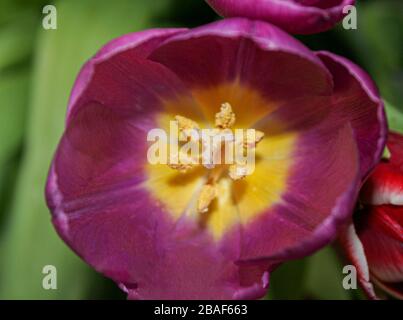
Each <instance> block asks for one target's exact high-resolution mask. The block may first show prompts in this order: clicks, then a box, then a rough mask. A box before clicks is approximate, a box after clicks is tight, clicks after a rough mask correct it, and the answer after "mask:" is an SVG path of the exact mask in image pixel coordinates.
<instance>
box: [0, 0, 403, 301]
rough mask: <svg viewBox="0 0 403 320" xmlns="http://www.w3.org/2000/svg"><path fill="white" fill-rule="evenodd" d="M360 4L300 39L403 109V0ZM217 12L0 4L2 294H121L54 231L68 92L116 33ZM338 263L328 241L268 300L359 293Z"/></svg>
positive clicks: (192, 0) (161, 3)
mask: <svg viewBox="0 0 403 320" xmlns="http://www.w3.org/2000/svg"><path fill="white" fill-rule="evenodd" d="M357 2H358V3H359V6H358V30H354V31H351V30H350V31H346V30H344V29H342V28H341V27H340V26H339V27H338V28H336V29H334V30H332V31H329V32H326V33H323V34H320V35H314V36H304V37H299V38H300V39H301V40H302V41H304V42H305V43H306V44H307V45H308V46H309V47H310V48H312V49H315V50H331V51H333V52H335V53H338V54H341V55H344V56H347V57H348V58H350V59H352V60H353V61H355V62H357V63H359V64H360V65H361V66H363V67H364V68H365V69H366V70H367V71H368V72H369V73H370V74H371V75H372V76H373V77H374V79H375V80H376V81H377V83H378V85H379V87H380V89H381V91H382V94H383V97H384V98H385V99H386V100H387V101H388V102H389V105H393V106H395V109H393V107H390V106H389V107H390V108H391V109H390V110H391V114H392V113H393V112H399V111H398V110H399V109H400V111H403V1H401V0H357ZM46 4H54V5H55V6H56V8H57V30H44V29H43V28H42V19H43V17H44V15H43V14H42V8H43V7H44V6H45V5H46ZM218 18H219V17H217V16H216V15H215V13H214V12H213V11H212V10H211V9H210V8H209V7H208V6H207V5H206V4H205V3H204V1H203V0H151V1H144V0H114V1H109V0H60V1H53V2H52V1H43V0H0V299H124V298H125V295H124V294H123V293H122V292H120V290H119V289H118V288H117V287H116V286H115V284H114V283H113V282H112V281H110V280H108V279H106V278H104V277H102V276H101V275H99V274H97V273H96V272H95V271H93V270H92V269H91V268H89V267H88V266H87V265H86V264H84V263H83V262H82V261H81V260H80V259H79V258H78V257H77V256H76V255H75V254H73V253H72V252H71V251H70V250H69V249H68V248H67V247H66V246H65V244H64V243H63V242H62V241H61V240H60V239H59V238H58V237H57V235H56V233H55V231H54V229H53V227H52V225H51V223H50V215H49V212H48V210H47V208H46V205H45V201H44V185H45V180H46V176H47V171H48V168H49V164H50V162H51V158H52V156H53V152H54V150H55V148H56V145H57V143H58V140H59V138H60V136H61V134H62V131H63V126H64V116H65V112H66V106H67V100H68V97H69V93H70V90H71V88H72V85H73V81H74V79H75V77H76V75H77V73H78V71H79V69H80V67H81V66H82V64H83V63H84V62H85V61H86V60H87V59H89V58H90V57H91V56H92V55H93V54H94V53H95V52H96V51H97V49H99V48H100V46H102V45H103V44H105V43H106V42H107V41H109V40H111V39H112V38H114V37H117V36H120V35H122V34H125V33H129V32H133V31H137V30H141V29H145V28H150V27H165V26H185V27H193V26H197V25H200V24H203V23H207V22H209V21H213V20H215V19H218ZM392 121H394V119H392ZM394 125H395V126H396V125H399V124H394ZM402 126H403V123H402ZM45 265H54V266H56V268H57V280H58V281H57V290H44V289H43V288H42V279H43V277H44V275H43V274H42V268H43V267H44V266H45ZM342 266H343V261H342V260H341V259H340V257H339V256H338V254H337V250H335V247H333V246H329V247H327V248H325V249H323V250H321V251H320V252H318V253H316V254H315V255H313V256H311V257H307V258H305V259H303V260H299V261H294V262H291V263H288V264H285V265H283V266H282V267H281V268H279V269H278V270H276V271H275V272H274V273H273V274H272V279H271V288H270V293H269V294H268V296H267V298H268V299H363V295H362V293H361V292H360V291H359V290H350V291H346V290H344V289H343V287H342V279H343V276H344V275H343V274H342Z"/></svg>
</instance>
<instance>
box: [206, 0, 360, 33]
mask: <svg viewBox="0 0 403 320" xmlns="http://www.w3.org/2000/svg"><path fill="white" fill-rule="evenodd" d="M207 3H209V4H210V5H211V6H212V7H213V8H214V9H215V10H216V11H217V12H218V13H219V14H220V15H222V16H224V17H245V18H250V19H256V20H263V21H267V22H270V23H272V24H274V25H276V26H278V27H280V28H282V29H284V30H286V31H288V32H290V33H296V34H311V33H318V32H323V31H326V30H328V29H330V28H332V27H333V26H334V25H335V24H336V23H337V22H339V21H340V20H341V19H342V18H343V17H344V14H343V8H344V7H345V6H347V5H353V4H354V3H355V0H249V1H245V0H207Z"/></svg>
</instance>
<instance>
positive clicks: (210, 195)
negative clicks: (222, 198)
mask: <svg viewBox="0 0 403 320" xmlns="http://www.w3.org/2000/svg"><path fill="white" fill-rule="evenodd" d="M216 197H217V187H216V186H215V185H214V184H205V185H204V186H203V187H202V189H201V192H200V195H199V199H198V201H197V211H198V212H200V213H205V212H208V209H209V206H210V204H211V202H213V200H214V199H215V198H216Z"/></svg>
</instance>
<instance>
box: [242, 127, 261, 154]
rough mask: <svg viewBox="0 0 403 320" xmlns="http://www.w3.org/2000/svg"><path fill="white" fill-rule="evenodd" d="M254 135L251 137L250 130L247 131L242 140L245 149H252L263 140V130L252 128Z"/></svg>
mask: <svg viewBox="0 0 403 320" xmlns="http://www.w3.org/2000/svg"><path fill="white" fill-rule="evenodd" d="M254 133H255V136H254V137H252V136H251V134H250V131H247V134H246V137H245V140H244V148H245V149H252V148H256V146H257V145H258V143H259V142H260V141H262V140H263V138H264V132H262V131H259V130H254Z"/></svg>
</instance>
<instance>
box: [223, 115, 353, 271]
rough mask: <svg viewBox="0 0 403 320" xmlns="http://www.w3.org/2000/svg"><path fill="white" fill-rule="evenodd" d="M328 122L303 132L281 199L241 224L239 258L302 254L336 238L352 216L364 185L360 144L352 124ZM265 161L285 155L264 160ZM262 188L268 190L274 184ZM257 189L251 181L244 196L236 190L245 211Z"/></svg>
mask: <svg viewBox="0 0 403 320" xmlns="http://www.w3.org/2000/svg"><path fill="white" fill-rule="evenodd" d="M327 124H328V123H326V122H324V124H323V126H321V127H320V128H315V130H307V131H306V132H302V133H299V138H298V139H297V145H296V147H295V150H294V151H293V153H292V158H293V161H292V163H293V165H292V166H291V169H290V170H291V171H290V175H289V176H288V179H287V189H286V191H285V193H284V194H283V195H282V197H281V200H280V201H279V202H277V203H274V204H273V205H272V206H271V207H270V208H268V209H267V210H266V211H263V212H260V213H259V214H258V215H257V216H255V218H254V219H253V220H251V221H248V222H247V223H245V224H243V225H242V231H241V235H242V238H241V239H242V247H241V257H240V260H241V261H251V260H253V261H254V260H259V261H260V260H262V261H271V262H272V263H273V262H274V261H284V260H289V259H294V258H300V257H303V256H305V255H307V254H310V253H312V252H313V251H315V250H317V249H319V248H320V247H322V246H324V245H325V244H327V243H329V242H330V241H331V240H333V239H334V236H335V233H336V232H337V230H338V229H339V228H340V227H341V226H342V225H343V224H344V223H345V222H346V220H347V219H348V218H349V216H350V213H351V211H352V209H353V206H354V202H355V199H356V197H357V189H358V186H359V184H360V176H359V164H358V154H357V150H356V143H355V141H354V138H353V135H352V130H351V127H349V126H345V127H341V128H338V129H336V130H334V129H335V128H334V127H331V126H330V127H329V126H327ZM328 129H329V131H327V130H328ZM262 142H263V141H262ZM319 146H320V147H319ZM259 147H261V146H259ZM319 150H320V151H319ZM267 161H268V162H269V163H271V162H273V161H274V162H276V161H282V162H283V161H284V159H281V158H280V159H279V160H276V159H275V158H273V159H271V160H270V159H264V160H262V162H267ZM259 165H260V164H259V163H257V168H258V167H259ZM313 168H314V169H315V173H314V174H313V173H312V170H313ZM248 179H252V181H254V179H257V180H259V179H262V177H261V176H256V177H254V175H252V176H251V177H247V178H246V180H245V182H246V183H247V182H248ZM257 183H258V182H255V185H257V186H258V187H259V185H258V184H257ZM266 185H267V186H270V185H272V182H271V181H270V182H269V181H267V183H266ZM323 185H326V186H327V188H323ZM262 188H263V190H267V192H268V194H270V192H271V191H270V188H264V187H262ZM253 190H254V189H253V185H251V186H250V187H249V188H246V192H245V194H243V195H242V198H237V195H236V193H234V197H235V199H236V203H237V207H238V210H239V212H240V214H241V215H242V214H245V213H243V212H248V211H250V210H252V208H253V207H252V205H251V204H250V203H248V201H247V199H248V198H251V199H253V198H254V197H256V195H253V193H254V192H255V191H253ZM235 191H236V189H235ZM249 192H250V193H251V194H249ZM229 239H231V238H229ZM229 241H233V240H229Z"/></svg>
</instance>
